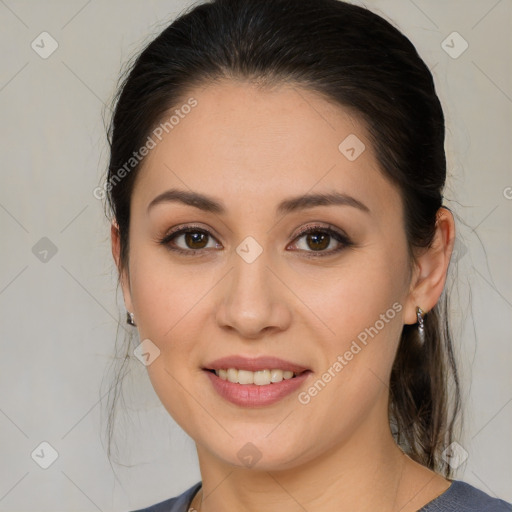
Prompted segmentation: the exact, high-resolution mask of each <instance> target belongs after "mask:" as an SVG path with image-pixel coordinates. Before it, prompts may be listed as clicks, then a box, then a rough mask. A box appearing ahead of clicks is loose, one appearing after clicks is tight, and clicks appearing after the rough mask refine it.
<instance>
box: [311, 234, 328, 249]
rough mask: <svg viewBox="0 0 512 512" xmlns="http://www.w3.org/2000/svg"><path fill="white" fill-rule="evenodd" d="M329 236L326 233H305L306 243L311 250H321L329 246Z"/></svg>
mask: <svg viewBox="0 0 512 512" xmlns="http://www.w3.org/2000/svg"><path fill="white" fill-rule="evenodd" d="M330 240H331V236H330V235H328V234H326V233H320V232H318V233H310V234H308V235H306V243H307V244H308V247H309V248H310V249H311V250H313V251H322V250H324V249H327V247H329V242H330Z"/></svg>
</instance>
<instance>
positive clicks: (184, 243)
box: [160, 227, 222, 255]
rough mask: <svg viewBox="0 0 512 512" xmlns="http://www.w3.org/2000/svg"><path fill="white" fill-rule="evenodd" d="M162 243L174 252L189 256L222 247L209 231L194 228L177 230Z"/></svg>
mask: <svg viewBox="0 0 512 512" xmlns="http://www.w3.org/2000/svg"><path fill="white" fill-rule="evenodd" d="M160 243H161V244H162V245H165V246H167V247H168V248H169V249H170V250H172V251H176V252H180V253H183V254H189V255H191V254H195V253H196V252H206V249H217V248H221V247H222V246H221V245H220V244H219V243H217V241H216V240H215V238H214V237H213V236H212V235H211V234H210V233H209V232H208V231H205V230H203V229H198V228H194V227H188V228H184V229H179V230H176V231H174V232H172V233H170V234H169V235H167V236H166V237H165V238H164V239H163V240H161V241H160Z"/></svg>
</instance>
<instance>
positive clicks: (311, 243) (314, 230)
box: [294, 226, 353, 256]
mask: <svg viewBox="0 0 512 512" xmlns="http://www.w3.org/2000/svg"><path fill="white" fill-rule="evenodd" d="M295 240H296V242H295V244H294V246H295V248H296V249H298V250H299V251H301V252H304V253H306V254H307V253H309V254H307V255H308V256H329V255H332V254H335V253H338V252H340V251H341V250H343V249H345V248H346V247H350V246H352V245H353V243H352V242H351V241H350V239H349V238H348V237H347V236H346V235H344V234H342V233H338V232H337V231H334V230H333V229H330V228H323V227H320V226H318V227H316V226H313V227H310V228H306V229H304V230H303V231H301V232H300V233H299V235H298V236H297V237H296V239H295Z"/></svg>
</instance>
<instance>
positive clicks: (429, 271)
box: [404, 206, 455, 324]
mask: <svg viewBox="0 0 512 512" xmlns="http://www.w3.org/2000/svg"><path fill="white" fill-rule="evenodd" d="M436 217H437V219H436V232H435V235H434V239H433V240H432V244H431V246H430V247H428V248H425V249H420V250H419V251H418V252H417V254H416V256H415V269H414V272H413V277H412V279H411V287H410V292H409V296H408V297H407V301H406V306H405V313H404V322H405V323H406V324H415V323H416V322H417V317H416V307H417V306H419V307H420V308H421V309H422V310H423V311H425V312H426V313H428V312H429V311H430V310H431V309H432V308H433V307H434V306H435V305H436V304H437V301H438V300H439V297H440V296H441V293H442V292H443V288H444V285H445V282H446V274H447V271H448V265H449V264H450V258H451V255H452V251H453V245H454V243H455V221H454V220H453V215H452V212H451V211H450V210H448V209H447V208H445V207H444V206H442V207H441V208H439V210H438V211H437V215H436Z"/></svg>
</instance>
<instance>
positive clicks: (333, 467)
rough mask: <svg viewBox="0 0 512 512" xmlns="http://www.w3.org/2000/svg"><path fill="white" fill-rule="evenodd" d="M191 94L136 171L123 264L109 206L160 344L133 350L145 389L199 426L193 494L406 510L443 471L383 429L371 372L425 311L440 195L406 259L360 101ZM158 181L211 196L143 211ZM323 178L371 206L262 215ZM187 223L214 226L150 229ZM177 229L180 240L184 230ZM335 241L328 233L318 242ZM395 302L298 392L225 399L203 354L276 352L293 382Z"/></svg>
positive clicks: (443, 216) (242, 503)
mask: <svg viewBox="0 0 512 512" xmlns="http://www.w3.org/2000/svg"><path fill="white" fill-rule="evenodd" d="M191 96H192V97H194V98H195V99H196V100H197V102H198V105H197V107H195V108H194V109H193V110H192V111H191V112H190V113H189V114H188V115H187V116H186V117H185V118H184V119H183V120H181V121H180V123H179V124H178V125H177V126H175V128H174V129H173V130H172V131H170V132H169V134H167V135H166V136H165V137H164V138H163V139H162V141H161V142H159V143H158V145H157V146H156V147H155V148H154V149H152V150H151V152H150V154H149V155H148V156H147V157H146V159H145V161H144V165H143V168H142V170H141V172H140V174H139V175H138V177H137V180H136V183H135V187H134V191H133V196H132V199H131V224H130V231H129V237H130V248H129V267H128V268H123V267H122V266H121V265H120V261H119V250H120V247H119V234H118V231H117V226H116V224H115V222H114V223H113V225H112V251H113V255H114V258H115V260H116V263H117V265H118V268H119V269H120V271H121V283H122V289H123V295H124V300H125V304H126V307H127V309H128V311H132V312H134V315H135V321H136V323H137V328H138V330H139V334H140V339H141V340H144V339H147V338H148V339H150V340H151V341H152V343H154V344H155V345H156V346H157V347H158V349H159V350H160V355H159V357H157V358H156V359H155V360H154V362H152V363H151V364H150V365H149V366H148V367H147V369H148V374H149V377H150V379H151V382H152V384H153V386H154V389H155V391H156V393H157V394H158V396H159V398H160V400H161V401H162V403H163V405H164V406H165V407H166V409H167V410H168V412H169V413H170V414H171V416H172V417H173V418H174V419H175V421H176V422H177V423H178V424H179V425H180V426H181V427H182V428H183V429H184V430H185V431H186V432H187V433H188V434H189V435H190V436H191V437H192V438H193V439H194V441H195V442H196V446H197V452H198V457H199V464H200V470H201V475H202V482H203V494H202V496H199V497H198V498H202V504H201V511H202V512H211V511H219V510H246V511H256V510H258V511H260V510H272V511H274V510H279V511H280V512H287V511H298V510H309V511H313V510H322V511H331V510H332V511H334V510H336V511H337V510H354V507H357V510H358V511H370V510H372V511H373V510H377V509H378V510H390V511H391V510H397V511H398V510H400V511H401V512H409V511H411V512H412V511H416V510H418V509H419V508H420V507H421V506H423V505H424V504H426V503H427V502H429V501H431V500H432V499H434V498H435V497H437V496H438V495H439V494H441V493H442V492H444V491H445V490H446V489H447V488H448V487H449V482H448V481H447V480H445V479H444V478H442V477H441V476H439V475H437V474H435V473H433V472H432V471H430V470H428V469H426V468H424V467H423V466H421V465H419V464H417V463H416V462H413V461H412V460H411V459H410V458H409V457H408V456H406V455H405V454H404V453H403V452H402V451H401V450H400V449H399V448H398V447H397V445H396V444H395V442H394V440H393V438H392V435H391V432H390V428H389V423H388V415H387V408H388V394H389V389H388V386H387V384H386V383H387V382H389V377H390V372H391V367H392V363H393V360H394V356H395V353H396V349H397V346H398V342H399V338H400V333H401V329H402V326H403V324H415V323H416V306H420V307H421V308H422V309H423V310H424V311H429V310H430V309H432V308H433V307H434V305H435V304H436V303H437V301H438V299H439V297H440V295H441V292H442V290H443V287H444V284H445V279H446V272H447V268H448V264H449V261H450V256H451V252H452V249H453V242H454V236H455V230H454V221H453V217H452V215H451V213H450V212H449V211H448V210H446V209H440V210H439V212H438V223H437V230H436V235H435V239H434V243H433V244H432V247H431V248H430V249H429V250H423V251H421V252H417V253H416V255H415V256H416V261H415V262H414V264H411V263H412V262H411V261H410V260H409V257H408V251H407V240H406V236H405V231H404V227H403V226H404V217H403V211H402V203H401V199H400V195H399V191H398V190H397V189H396V187H395V186H394V185H393V184H391V182H389V181H388V180H387V178H386V177H385V176H384V175H383V174H382V172H381V171H380V170H379V168H378V165H377V160H376V158H375V154H374V152H373V149H372V147H371V144H370V141H369V139H368V137H367V135H366V133H367V132H366V130H365V127H364V125H363V124H362V123H361V122H360V120H358V118H357V115H354V114H350V112H349V111H348V110H346V109H342V108H341V107H340V106H337V105H334V104H332V103H330V102H328V101H327V100H325V99H324V98H323V97H321V96H319V95H317V94H316V93H314V92H311V91H306V90H304V89H300V88H298V87H292V86H290V85H281V86H277V87H273V88H269V87H267V88H259V87H257V86H256V85H254V84H251V83H247V82H242V81H240V82H238V81H223V82H217V83H215V84H211V85H209V86H208V87H203V88H196V89H193V90H191V91H189V95H188V96H187V98H188V97H191ZM185 101H186V100H185ZM185 101H184V102H185ZM349 134H356V135H357V137H358V138H359V139H360V140H361V141H363V143H364V144H365V146H366V149H365V151H363V153H362V154H361V155H360V156H359V157H358V158H357V159H356V160H354V161H349V160H348V159H347V158H346V157H345V156H344V155H343V154H342V153H341V152H340V151H339V150H338V145H339V144H340V142H341V141H343V140H344V139H345V138H346V137H347V136H348V135H349ZM170 188H178V189H180V190H188V191H194V192H199V193H203V194H207V195H209V196H212V197H213V198H215V200H217V201H219V202H221V203H223V205H224V206H225V209H226V212H225V213H224V214H218V213H210V212H204V211H201V210H199V209H197V208H195V207H194V206H191V205H184V204H181V203H177V202H173V203H171V202H168V203H161V204H159V205H157V206H155V207H154V208H152V209H151V210H150V211H149V212H148V211H147V208H148V205H149V203H150V202H151V201H152V199H154V198H155V197H156V196H157V195H159V194H160V193H162V192H163V191H165V190H167V189H170ZM333 190H335V191H338V192H341V193H345V194H348V195H350V196H352V197H354V198H356V199H358V200H359V201H361V202H362V203H364V204H365V205H366V206H367V207H368V209H369V210H370V211H369V213H366V212H364V211H361V210H359V209H357V208H354V207H352V206H347V205H341V206H340V205H335V206H316V207H314V208H308V209H304V210H300V211H295V212H290V213H287V214H286V215H284V216H283V215H280V216H277V215H276V212H275V209H276V205H277V204H278V203H279V202H280V201H282V200H283V199H285V198H289V197H291V196H296V195H302V194H306V193H321V192H323V193H329V192H332V191H333ZM190 223H193V224H194V225H198V226H199V227H200V228H202V229H206V230H208V231H209V232H210V233H211V234H212V238H209V239H206V242H205V243H204V244H203V246H206V248H204V249H202V251H203V252H202V253H201V254H196V255H193V256H190V255H180V254H177V253H175V252H173V251H171V250H169V248H167V247H165V246H163V245H161V244H159V242H158V241H159V239H161V238H163V237H164V236H165V234H166V233H167V232H169V230H170V229H171V228H173V227H175V226H180V225H182V224H190ZM310 225H314V226H319V228H326V227H327V226H328V225H331V226H333V228H334V229H337V230H340V231H342V232H344V233H346V234H347V235H348V237H349V239H350V240H351V241H352V242H353V244H354V245H352V246H347V247H343V246H342V247H343V249H342V250H341V251H340V252H337V253H333V254H331V255H329V256H325V257H318V256H316V258H315V256H314V255H315V254H318V252H317V253H315V252H314V248H315V245H314V242H313V243H311V242H309V244H308V241H307V237H305V236H303V237H301V238H300V239H299V238H297V235H296V234H297V232H298V230H299V228H301V227H303V226H310ZM247 236H252V237H253V238H254V239H255V240H256V241H257V242H258V244H259V245H260V246H261V248H262V249H263V252H262V253H261V254H260V256H259V257H258V258H257V259H256V260H255V261H254V262H252V263H247V262H246V261H244V259H242V258H241V257H240V256H239V255H238V254H237V252H236V250H235V249H236V248H237V246H238V245H239V244H240V243H241V242H242V240H244V239H245V238H246V237H247ZM174 243H175V245H177V246H178V247H181V248H182V249H184V250H187V249H188V250H190V249H189V247H190V245H189V246H187V244H186V241H185V238H184V237H183V236H181V237H179V238H177V239H175V240H174ZM339 246H340V244H339V243H338V242H337V241H336V240H335V239H331V242H330V244H329V246H328V247H327V248H326V249H322V250H323V251H324V252H329V250H331V249H335V248H337V247H339ZM311 254H312V255H313V257H312V258H308V257H307V256H308V255H311ZM394 303H399V304H400V305H401V306H402V308H401V310H400V311H399V312H397V313H396V316H395V317H394V318H393V319H392V320H389V321H388V322H387V323H386V324H385V327H384V328H382V329H381V330H380V331H379V332H378V334H377V335H375V336H374V337H373V338H370V341H369V342H368V344H367V345H366V346H365V347H364V348H363V349H362V350H361V351H360V352H359V353H358V354H357V355H356V356H354V358H353V359H352V360H351V361H350V362H349V363H348V364H347V365H346V366H345V367H344V368H343V370H342V371H341V372H339V373H338V374H337V375H336V377H335V378H333V379H332V380H331V382H329V383H328V384H327V385H326V386H325V388H324V389H323V390H322V391H321V392H320V393H318V395H317V396H315V397H314V398H312V399H311V401H310V402H309V403H308V404H306V405H304V404H302V403H300V402H299V401H298V399H297V393H292V394H291V395H289V396H287V397H286V398H284V399H282V400H281V401H279V402H277V403H276V404H273V405H270V406H266V407H259V408H255V409H250V408H244V407H239V406H236V405H233V404H231V403H229V402H227V401H226V400H224V399H223V398H221V397H220V396H219V395H218V394H217V393H216V392H215V390H214V389H213V388H212V386H211V384H210V381H209V379H208V378H207V376H206V375H205V373H204V372H203V370H202V369H201V368H203V367H204V366H206V364H207V363H208V362H210V361H212V360H214V359H217V358H219V357H222V356H227V355H233V354H238V355H244V356H247V357H255V356H259V355H273V356H277V357H281V358H283V359H287V360H291V361H293V362H296V363H299V364H302V365H303V366H305V367H308V368H310V369H311V370H312V374H311V375H310V376H309V377H308V381H307V382H306V383H305V384H304V385H303V386H302V387H301V389H300V390H299V391H304V390H307V388H308V387H309V386H310V385H311V384H312V383H313V382H314V381H316V380H317V379H318V378H319V377H320V376H321V375H322V374H323V373H324V372H325V371H326V370H327V369H328V368H329V367H331V366H332V365H333V363H334V362H335V361H336V360H337V356H338V355H340V354H344V353H345V352H346V351H347V350H348V349H349V347H350V344H351V343H352V341H353V340H355V339H356V338H357V336H358V334H359V333H361V331H364V329H365V328H367V327H370V326H374V325H375V323H376V321H377V320H378V319H379V318H380V315H381V314H384V313H386V311H387V310H389V308H391V307H392V305H393V304H394ZM248 442H251V443H253V444H254V445H255V446H256V447H257V449H258V450H259V453H260V455H261V458H260V460H259V461H258V462H257V463H256V464H255V465H254V466H253V467H252V468H248V467H246V466H244V464H243V463H242V462H241V461H240V460H239V458H238V457H237V453H238V451H239V450H240V449H241V448H242V447H243V446H244V445H246V443H248ZM198 501H200V500H199V499H198V500H197V501H195V502H194V505H195V506H196V508H197V507H199V503H198Z"/></svg>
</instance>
